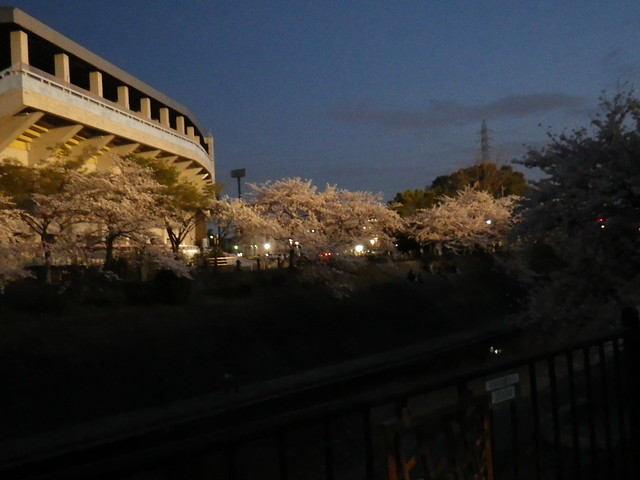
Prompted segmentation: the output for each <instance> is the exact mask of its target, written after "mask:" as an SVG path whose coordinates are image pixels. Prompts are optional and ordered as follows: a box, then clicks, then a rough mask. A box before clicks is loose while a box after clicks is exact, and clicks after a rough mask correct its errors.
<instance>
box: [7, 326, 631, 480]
mask: <svg viewBox="0 0 640 480" xmlns="http://www.w3.org/2000/svg"><path fill="white" fill-rule="evenodd" d="M637 340H638V332H637V330H633V331H624V332H619V333H618V334H615V335H610V336H607V337H604V338H600V339H597V340H593V341H589V342H585V343H580V344H575V345H572V346H571V347H570V348H565V349H562V350H560V351H554V352H551V353H545V354H544V355H542V354H541V355H538V356H535V357H529V358H521V359H512V360H504V359H500V356H499V355H498V356H496V359H497V360H494V361H485V362H483V363H482V364H480V365H477V366H475V367H473V368H466V369H464V370H463V371H459V370H458V371H453V372H452V371H448V372H447V371H446V370H447V369H446V368H442V367H443V364H442V362H443V361H444V362H447V359H446V356H445V357H439V358H440V360H438V359H436V358H425V359H421V360H416V361H413V362H410V363H407V364H405V365H394V366H391V367H389V368H386V369H385V368H381V369H378V370H376V371H369V372H367V373H366V374H362V375H359V376H355V377H351V378H343V379H340V380H336V381H335V382H325V383H323V384H322V385H316V386H314V387H312V388H306V389H301V390H295V391H290V392H287V393H283V394H281V395H275V396H273V397H269V398H263V399H261V400H260V401H259V402H254V403H251V404H238V405H235V406H232V407H230V408H228V409H226V410H225V411H224V412H217V413H212V414H211V415H210V416H208V417H206V418H204V417H203V418H197V419H192V420H191V421H190V422H187V423H184V424H181V425H173V426H167V428H165V429H163V430H162V431H155V432H147V433H145V434H140V435H138V436H135V437H131V438H126V439H120V440H118V441H114V442H112V443H110V444H109V445H101V446H96V447H94V448H92V449H91V448H89V449H85V450H84V451H82V452H75V453H74V452H71V453H69V454H68V455H67V457H66V458H65V457H60V458H57V459H53V460H50V461H49V463H48V464H47V463H46V462H44V463H42V464H41V465H31V471H29V468H26V469H23V471H22V473H23V474H24V475H25V477H22V478H68V479H72V478H117V479H121V480H147V479H148V480H151V479H205V478H206V479H223V480H256V479H260V480H268V479H278V480H280V479H295V480H305V479H308V480H316V479H317V480H320V479H322V480H333V479H344V480H351V479H353V480H356V479H365V480H370V479H371V480H376V479H380V480H382V479H391V480H396V479H397V480H409V479H413V480H418V479H424V480H426V479H460V480H462V479H487V480H489V479H498V480H502V479H523V480H524V479H526V480H533V479H545V480H546V479H571V478H576V479H582V478H584V479H611V478H616V479H632V478H638V477H637V475H638V470H637V465H638V463H639V459H638V453H640V450H639V449H637V446H638V443H637V440H638V433H639V432H638V431H637V430H636V428H637V421H638V420H637V419H638V417H637V415H636V414H635V409H636V403H635V402H636V401H637V398H638V396H637V395H638V388H637V385H636V382H635V380H634V375H635V368H636V367H637V351H636V345H637V344H638V342H637ZM454 354H455V355H461V353H460V352H457V353H454ZM443 358H444V360H443ZM450 358H451V357H450ZM436 362H440V363H439V364H438V365H435V363H436ZM436 367H438V368H436ZM436 371H440V372H441V373H439V374H436V373H435V372H436ZM38 468H40V469H48V471H49V475H51V476H42V477H40V476H38V475H36V470H37V469H38ZM8 473H11V472H8ZM14 473H15V474H17V473H19V472H18V471H16V472H14ZM27 474H32V475H31V476H28V475H27ZM56 474H59V475H60V476H59V477H56V476H55V475H56ZM4 478H11V477H8V476H7V477H4ZM16 478H17V477H16Z"/></svg>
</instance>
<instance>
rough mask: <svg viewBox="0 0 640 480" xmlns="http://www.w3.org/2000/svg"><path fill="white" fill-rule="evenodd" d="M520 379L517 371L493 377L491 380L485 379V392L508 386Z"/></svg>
mask: <svg viewBox="0 0 640 480" xmlns="http://www.w3.org/2000/svg"><path fill="white" fill-rule="evenodd" d="M519 381H520V374H519V373H512V374H510V375H505V376H504V377H498V378H494V379H493V380H487V382H486V383H485V388H486V390H487V392H493V391H494V390H498V389H501V388H504V387H508V386H509V385H515V384H516V383H518V382H519Z"/></svg>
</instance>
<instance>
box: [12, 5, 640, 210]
mask: <svg viewBox="0 0 640 480" xmlns="http://www.w3.org/2000/svg"><path fill="white" fill-rule="evenodd" d="M4 5H6V6H16V7H18V8H20V9H22V10H24V11H25V12H26V13H28V14H29V15H31V16H33V17H35V18H36V19H38V20H40V21H42V22H43V23H45V24H47V25H48V26H50V27H51V28H53V29H54V30H57V31H58V32H60V33H62V34H63V35H65V36H67V37H68V38H70V39H71V40H73V41H75V42H77V43H79V44H80V45H82V46H84V47H86V48H87V49H89V50H91V51H93V52H94V53H96V54H98V55H100V56H101V57H103V58H104V59H106V60H107V61H109V62H111V63H113V64H114V65H116V66H118V67H120V68H122V69H123V70H125V71H127V72H129V73H130V74H132V75H134V76H136V77H138V78H139V79H140V80H142V81H144V82H145V83H147V84H149V85H151V86H152V87H154V88H156V89H157V90H159V91H161V92H162V93H164V94H166V95H168V96H170V97H171V98H173V99H174V100H176V101H178V102H180V103H181V104H183V105H184V106H185V107H187V108H188V109H189V110H191V112H193V113H195V116H196V118H197V120H198V122H199V124H200V126H201V127H202V129H203V130H204V131H205V132H211V133H212V134H213V136H214V137H215V139H216V162H217V163H216V173H217V177H218V178H217V180H218V182H219V183H224V184H226V185H227V188H226V190H225V192H226V193H229V194H230V195H233V194H234V192H235V183H234V180H232V179H231V178H230V171H231V170H232V169H237V168H246V170H247V176H246V178H245V181H246V182H255V183H260V182H264V181H266V180H278V179H282V178H286V177H301V178H303V179H310V180H313V182H314V183H315V184H316V185H317V186H319V187H321V188H323V187H324V186H325V184H327V183H329V184H336V185H338V186H339V187H341V188H345V189H348V190H366V191H371V192H374V193H377V192H381V193H382V194H383V198H384V199H385V200H390V199H391V198H393V196H394V195H395V193H396V192H399V191H404V190H407V189H415V188H424V187H425V186H427V185H429V184H431V182H432V181H433V179H434V178H435V177H436V176H438V175H443V174H448V173H451V172H453V171H455V170H457V169H459V168H462V167H467V166H470V165H471V164H473V163H474V161H476V158H477V155H478V150H479V148H480V127H481V123H482V121H483V120H486V121H487V124H488V126H489V129H490V139H491V147H492V153H493V154H494V155H495V156H496V157H497V158H499V159H500V161H502V162H504V163H510V161H511V160H512V159H517V158H521V157H522V155H523V153H524V151H525V148H524V145H533V146H540V145H544V144H545V143H546V141H547V138H546V132H547V131H548V130H549V128H550V129H551V131H553V132H556V133H559V132H561V131H562V130H563V129H564V128H569V129H571V128H575V127H578V126H586V125H587V124H588V122H589V120H590V118H591V117H592V115H593V114H594V113H595V112H596V111H597V104H598V98H599V97H600V95H602V94H603V93H605V94H607V95H609V96H611V95H613V94H615V92H616V91H618V90H619V89H626V90H628V89H631V88H635V87H637V86H638V84H639V83H640V76H639V74H640V2H638V1H637V0H628V1H618V0H609V1H606V2H604V1H602V0H597V1H591V0H583V1H561V0H553V1H552V0H538V1H517V0H510V1H507V0H505V1H492V0H486V1H474V0H460V1H458V0H446V1H444V0H422V1H419V0H407V1H402V0H396V1H393V0H387V1H377V0H362V1H360V0H342V1H337V0H336V1H334V0H323V1H316V0H313V1H312V0H299V1H289V0H285V1H283V0H268V1H267V0H263V1H242V0H228V1H226V0H225V1H215V0H181V1H169V0H108V1H107V0H23V1H21V0H14V1H13V2H4Z"/></svg>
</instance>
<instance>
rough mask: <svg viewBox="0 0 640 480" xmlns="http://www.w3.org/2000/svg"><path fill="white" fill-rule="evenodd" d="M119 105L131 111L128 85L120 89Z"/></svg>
mask: <svg viewBox="0 0 640 480" xmlns="http://www.w3.org/2000/svg"><path fill="white" fill-rule="evenodd" d="M118 105H120V106H121V107H123V108H126V109H127V110H129V87H127V86H126V85H120V86H119V87H118Z"/></svg>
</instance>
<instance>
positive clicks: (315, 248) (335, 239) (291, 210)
mask: <svg viewBox="0 0 640 480" xmlns="http://www.w3.org/2000/svg"><path fill="white" fill-rule="evenodd" d="M250 187H251V188H252V190H253V195H252V199H251V200H249V201H247V202H244V206H243V207H242V208H241V209H240V210H244V213H243V214H242V215H241V216H240V217H239V218H237V219H236V220H235V221H236V223H237V224H238V225H239V226H240V227H241V228H242V229H243V230H244V231H253V232H257V231H259V232H260V233H261V234H262V235H264V236H267V237H270V238H273V239H274V240H275V241H276V242H278V244H279V246H280V248H281V249H285V250H290V254H291V253H293V252H292V250H293V245H294V244H295V245H299V246H300V248H301V249H302V251H303V252H304V254H305V255H307V256H309V257H311V258H314V257H316V256H317V255H319V254H321V253H325V252H329V253H333V254H338V255H339V254H342V253H345V252H347V251H348V250H350V249H352V248H353V246H354V245H355V244H357V243H360V242H366V243H367V244H369V242H370V241H372V240H373V241H375V243H376V246H377V248H379V249H386V248H391V244H392V240H393V232H394V231H395V230H398V229H400V228H401V227H402V221H401V219H400V217H399V216H398V215H397V214H396V213H395V212H393V211H392V210H390V209H389V208H388V207H387V206H386V205H384V204H383V203H382V197H381V196H380V195H374V194H371V193H369V192H349V191H347V190H340V189H338V188H337V187H335V186H327V188H326V189H325V191H323V192H321V191H318V189H317V188H316V187H315V186H314V185H313V184H312V182H311V181H310V180H302V179H299V178H289V179H283V180H280V181H277V182H266V183H264V184H261V185H255V184H252V185H250ZM237 207H240V205H237ZM291 258H293V255H290V259H291Z"/></svg>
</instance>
